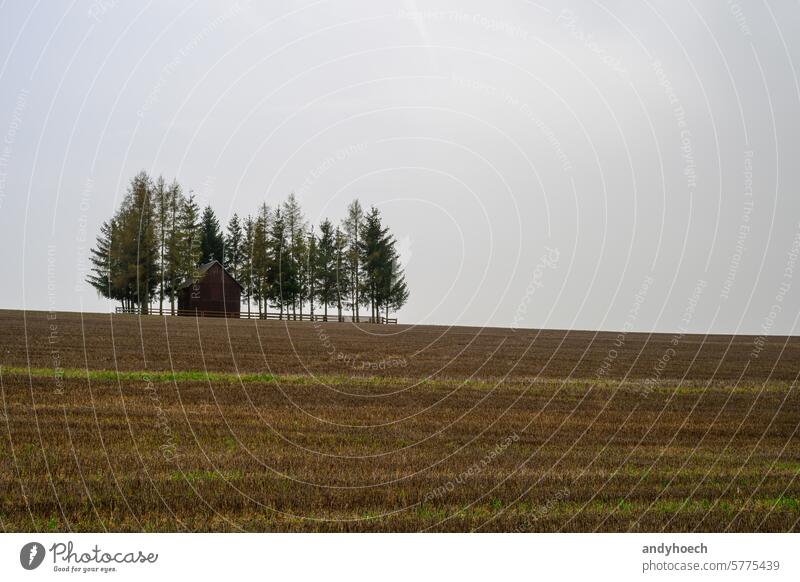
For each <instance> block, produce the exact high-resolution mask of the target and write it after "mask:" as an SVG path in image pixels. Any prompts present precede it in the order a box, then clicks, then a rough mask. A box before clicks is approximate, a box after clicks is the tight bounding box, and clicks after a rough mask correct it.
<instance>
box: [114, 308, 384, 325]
mask: <svg viewBox="0 0 800 582" xmlns="http://www.w3.org/2000/svg"><path fill="white" fill-rule="evenodd" d="M114 313H116V314H118V315H158V316H164V315H171V316H173V315H175V316H182V317H229V318H238V319H272V320H279V321H321V322H341V323H379V324H397V318H396V317H381V316H378V317H366V316H359V317H355V316H352V315H342V316H341V317H339V316H338V315H336V314H329V315H324V314H318V313H313V314H312V313H303V314H299V313H297V314H292V313H269V312H268V313H257V312H253V311H251V312H250V313H248V312H246V311H241V312H239V313H238V314H237V313H235V312H234V313H231V312H226V311H201V310H196V309H175V310H172V309H169V308H167V309H159V308H157V307H156V308H152V309H147V310H144V309H142V308H140V307H119V306H118V307H116V308H115V310H114Z"/></svg>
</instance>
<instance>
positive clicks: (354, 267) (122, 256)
mask: <svg viewBox="0 0 800 582" xmlns="http://www.w3.org/2000/svg"><path fill="white" fill-rule="evenodd" d="M215 259H216V260H218V261H220V262H221V263H222V265H223V266H224V267H225V269H226V270H227V271H228V272H229V273H230V274H231V275H232V276H233V277H234V278H235V279H236V280H237V281H239V283H240V284H241V285H242V288H243V302H244V303H245V304H246V306H247V307H246V309H247V313H248V316H250V314H251V309H252V310H253V311H254V312H257V313H258V314H259V316H264V315H265V314H266V313H267V311H268V309H275V310H278V311H279V313H280V314H281V316H287V317H291V316H297V315H298V314H299V315H301V316H302V314H303V312H304V309H307V310H308V313H312V314H313V313H315V310H321V311H323V312H324V314H325V316H326V317H327V316H328V309H329V308H331V309H332V310H334V309H335V310H336V313H337V315H338V317H339V319H341V317H342V314H343V312H344V311H349V312H350V313H351V314H352V315H353V316H356V317H359V316H361V314H362V312H363V311H366V310H367V309H369V314H370V317H372V318H377V317H378V316H380V315H381V314H385V316H386V317H388V315H389V312H390V311H396V310H398V309H399V308H400V307H402V306H403V305H404V304H405V303H406V301H408V297H409V291H408V286H407V284H406V281H405V276H404V274H403V270H402V268H401V266H400V263H399V257H398V252H397V241H396V239H395V237H394V235H392V234H391V232H390V231H389V228H388V227H387V226H385V225H384V223H383V219H382V217H381V215H380V212H379V211H378V209H377V208H375V207H374V206H373V207H371V208H370V209H369V210H364V209H363V208H362V206H361V204H360V203H359V201H358V200H353V202H351V203H350V205H349V206H348V207H347V213H346V216H345V217H344V219H343V220H342V221H341V223H340V224H334V223H333V222H331V221H330V220H328V219H325V220H323V221H322V222H321V223H320V224H319V228H318V230H317V229H316V228H315V227H314V226H313V225H310V224H309V223H308V222H307V221H306V219H305V217H304V215H303V212H302V209H301V207H300V203H299V202H298V201H297V199H296V197H295V196H294V194H290V195H289V196H288V198H287V199H286V200H285V201H284V202H282V203H281V204H278V205H276V206H275V207H274V208H272V207H270V206H269V205H267V204H266V203H262V204H261V205H260V206H259V208H258V209H257V212H255V213H254V214H252V215H251V214H248V215H247V216H245V217H243V218H240V217H239V216H238V215H237V214H234V215H233V216H231V218H230V220H229V222H228V224H227V226H226V228H225V230H224V232H223V229H222V228H221V226H220V223H219V220H218V219H217V216H216V214H215V212H214V210H213V209H212V208H211V206H206V207H205V208H203V209H202V210H201V209H200V206H199V204H198V202H197V200H196V198H195V196H194V194H193V193H191V192H189V193H185V192H184V189H183V188H182V187H181V185H180V184H179V183H178V182H177V181H173V182H171V183H167V182H166V181H165V180H164V179H163V178H162V177H158V178H155V179H154V178H151V177H150V176H148V174H147V173H146V172H140V173H139V174H137V175H136V176H134V177H133V178H132V179H131V182H130V186H129V187H128V190H127V192H126V194H125V196H124V197H123V200H122V202H121V203H120V206H119V209H118V210H117V212H116V213H115V214H114V216H113V217H112V218H111V219H109V220H107V221H105V222H103V224H102V225H101V227H100V233H99V234H98V236H97V239H96V244H95V246H94V247H93V248H92V249H91V251H90V256H89V260H90V262H91V265H92V268H91V271H90V273H89V275H88V277H87V282H88V283H89V284H91V285H92V286H93V287H94V288H95V289H96V290H97V292H98V293H99V294H100V295H101V296H103V297H106V298H108V299H111V300H114V301H119V302H120V303H121V305H122V307H124V308H126V309H138V310H140V311H141V312H142V313H148V312H149V311H151V310H152V309H153V308H154V306H155V305H158V309H159V312H160V313H163V312H164V304H165V302H168V304H169V309H170V311H171V312H172V313H175V300H176V295H177V293H178V290H179V289H181V288H182V287H183V286H185V285H186V284H187V282H192V281H196V280H197V278H198V276H199V274H198V273H199V271H198V268H199V266H200V265H203V264H205V263H207V262H209V261H212V260H215ZM362 308H363V311H362ZM317 312H318V311H317Z"/></svg>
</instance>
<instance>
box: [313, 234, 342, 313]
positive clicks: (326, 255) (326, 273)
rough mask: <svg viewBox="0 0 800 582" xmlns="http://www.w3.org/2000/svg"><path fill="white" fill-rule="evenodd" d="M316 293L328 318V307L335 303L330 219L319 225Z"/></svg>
mask: <svg viewBox="0 0 800 582" xmlns="http://www.w3.org/2000/svg"><path fill="white" fill-rule="evenodd" d="M316 259H317V260H316V263H317V265H316V269H315V272H316V273H315V274H316V293H317V299H318V300H319V303H320V305H322V307H323V309H324V310H325V321H327V320H328V307H329V306H331V307H332V306H334V305H336V304H337V297H338V293H337V284H338V281H337V277H336V275H337V263H336V260H337V249H336V234H335V232H334V230H333V225H332V224H331V221H330V220H328V219H325V220H324V221H322V224H320V226H319V242H318V244H317V256H316Z"/></svg>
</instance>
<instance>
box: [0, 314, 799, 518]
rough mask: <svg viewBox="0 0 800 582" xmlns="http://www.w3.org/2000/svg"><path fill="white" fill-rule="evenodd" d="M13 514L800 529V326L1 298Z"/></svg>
mask: <svg viewBox="0 0 800 582" xmlns="http://www.w3.org/2000/svg"><path fill="white" fill-rule="evenodd" d="M0 354H2V356H1V357H0V365H1V366H2V370H0V495H1V497H0V529H2V530H3V531H28V530H34V531H106V530H107V531H504V532H528V531H797V530H798V529H800V527H799V526H798V523H799V522H800V506H799V504H800V435H799V434H798V428H799V425H800V394H798V387H797V384H796V382H797V377H798V372H800V338H796V337H792V338H786V337H771V338H756V337H745V336H735V337H731V336H680V335H657V334H656V335H647V334H632V333H595V332H561V331H546V332H545V331H543V332H537V331H535V330H534V331H531V330H516V331H514V330H510V329H488V328H486V329H479V328H463V327H461V328H457V327H453V328H445V327H434V326H404V325H398V326H372V325H360V326H354V325H352V324H338V323H328V324H322V323H319V324H314V323H309V322H302V323H301V322H295V323H292V322H278V321H268V322H265V321H258V322H257V321H244V320H242V321H234V320H227V321H226V320H218V319H203V320H196V319H192V318H159V317H154V316H153V317H142V318H139V317H135V316H110V315H107V314H84V315H81V314H68V313H55V314H52V313H51V314H48V313H43V312H27V313H23V312H19V311H0Z"/></svg>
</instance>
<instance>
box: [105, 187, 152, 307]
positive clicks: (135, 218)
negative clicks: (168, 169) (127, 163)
mask: <svg viewBox="0 0 800 582" xmlns="http://www.w3.org/2000/svg"><path fill="white" fill-rule="evenodd" d="M151 195H152V182H151V180H150V178H149V177H148V175H147V173H145V172H140V173H138V174H137V175H136V176H134V178H133V179H132V180H131V185H130V187H129V188H128V192H127V194H126V196H125V198H124V199H123V201H122V205H121V208H120V211H119V213H118V215H117V219H116V222H117V226H118V230H117V232H118V234H119V237H120V238H119V244H118V246H117V245H115V246H114V247H112V253H115V252H118V253H119V255H118V257H116V259H115V260H117V261H118V267H119V271H118V276H119V279H118V284H119V286H120V287H121V288H123V289H125V292H124V295H125V297H126V298H127V301H128V304H129V306H138V307H139V309H140V310H141V313H143V314H145V313H147V312H148V307H149V304H150V298H151V297H152V295H153V292H154V291H155V288H156V286H157V285H158V280H159V273H158V242H157V239H156V233H155V225H156V218H155V212H154V209H153V204H152V198H151ZM114 242H116V241H114ZM115 249H119V250H118V251H116V250H115Z"/></svg>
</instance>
